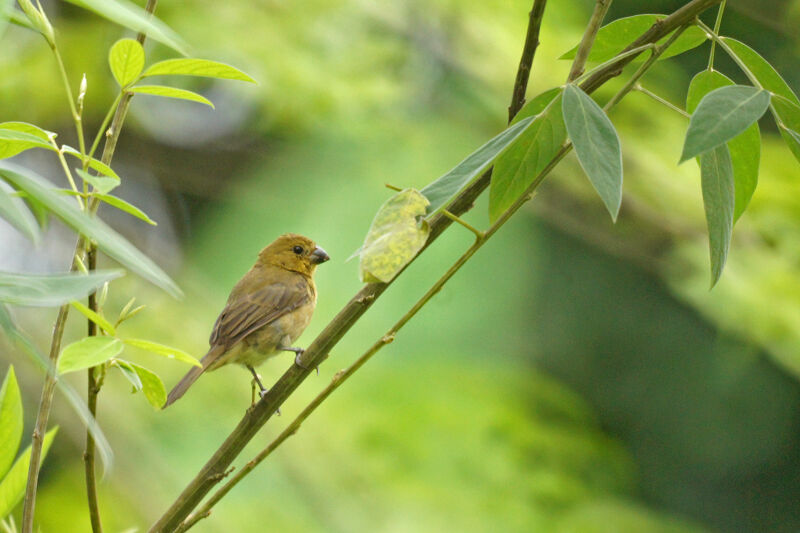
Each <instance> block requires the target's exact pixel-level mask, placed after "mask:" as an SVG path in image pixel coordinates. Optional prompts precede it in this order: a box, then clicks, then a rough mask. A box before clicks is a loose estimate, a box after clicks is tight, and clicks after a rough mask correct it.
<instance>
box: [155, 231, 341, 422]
mask: <svg viewBox="0 0 800 533" xmlns="http://www.w3.org/2000/svg"><path fill="white" fill-rule="evenodd" d="M328 259H330V258H329V257H328V254H327V253H325V250H323V249H322V248H320V247H319V246H317V245H316V244H314V241H312V240H311V239H308V238H306V237H303V236H302V235H296V234H294V233H287V234H285V235H281V236H280V237H278V238H277V239H275V242H273V243H272V244H270V245H269V246H267V247H266V248H264V249H263V250H261V253H259V254H258V260H257V261H256V264H255V265H253V268H251V269H250V271H249V272H247V274H245V275H244V277H243V278H242V279H241V280H239V283H237V284H236V286H235V287H234V288H233V290H232V291H231V295H230V296H229V297H228V303H227V304H226V305H225V309H223V310H222V313H220V315H219V317H218V318H217V322H216V323H215V324H214V330H213V331H212V332H211V338H210V339H209V341H208V342H209V344H210V345H211V348H210V349H209V350H208V353H207V354H206V355H205V356H204V357H203V359H201V360H200V363H201V364H202V365H203V366H202V368H201V367H193V368H192V369H191V370H190V371H189V372H188V373H187V374H186V375H185V376H184V377H183V379H181V380H180V381H179V382H178V384H177V385H175V388H174V389H172V391H171V392H170V393H169V396H168V397H167V402H166V403H165V404H164V407H167V406H169V405H171V404H172V403H173V402H175V400H177V399H178V398H180V397H181V396H183V394H184V393H185V392H186V389H188V388H189V387H190V386H191V385H192V383H194V382H195V381H196V380H197V378H199V377H200V375H201V374H202V373H203V372H205V371H207V370H209V371H210V370H216V369H217V368H219V367H221V366H222V365H226V364H228V363H239V364H241V365H244V366H245V367H246V368H247V369H248V370H249V371H250V373H252V374H253V378H254V379H255V381H256V383H258V386H259V388H260V389H261V396H262V397H263V396H264V394H266V392H267V391H266V389H265V388H264V385H262V384H261V380H260V379H259V378H258V374H256V371H255V368H254V367H255V366H256V365H260V364H261V363H263V362H264V361H265V360H266V359H268V358H270V357H272V356H275V355H277V354H278V353H279V352H281V351H291V352H294V353H295V354H296V356H295V360H297V358H298V357H299V356H300V355H301V354H302V353H303V349H302V348H294V347H292V343H293V342H294V341H295V340H297V338H298V337H299V336H300V334H301V333H303V330H304V329H306V326H308V323H309V322H310V321H311V315H312V313H313V312H314V307H315V306H316V305H317V289H316V287H315V286H314V271H315V270H316V268H317V265H319V264H320V263H324V262H325V261H327V260H328Z"/></svg>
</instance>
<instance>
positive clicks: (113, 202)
mask: <svg viewBox="0 0 800 533" xmlns="http://www.w3.org/2000/svg"><path fill="white" fill-rule="evenodd" d="M94 197H95V198H98V199H100V200H102V201H103V202H105V203H107V204H108V205H110V206H113V207H116V208H117V209H119V210H120V211H123V212H125V213H128V214H129V215H133V216H135V217H136V218H138V219H139V220H144V221H145V222H147V223H148V224H150V225H151V226H157V225H158V224H157V223H156V221H155V220H153V219H151V218H150V217H149V216H147V213H145V212H144V211H142V210H141V209H139V208H138V207H136V206H135V205H133V204H131V203H129V202H126V201H125V200H123V199H122V198H119V197H117V196H111V195H110V194H103V193H97V194H95V195H94Z"/></svg>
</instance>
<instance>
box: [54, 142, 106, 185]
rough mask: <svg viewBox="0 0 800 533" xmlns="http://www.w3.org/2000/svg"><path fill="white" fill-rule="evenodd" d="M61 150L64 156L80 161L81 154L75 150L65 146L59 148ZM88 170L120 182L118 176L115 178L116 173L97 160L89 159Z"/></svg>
mask: <svg viewBox="0 0 800 533" xmlns="http://www.w3.org/2000/svg"><path fill="white" fill-rule="evenodd" d="M61 150H62V151H63V152H64V153H65V154H69V155H71V156H73V157H76V158H78V159H79V160H81V153H80V152H79V151H78V150H76V149H75V148H73V147H72V146H67V145H66V144H65V145H63V146H62V147H61ZM89 168H91V169H94V170H96V171H97V172H99V173H100V174H103V175H104V176H109V177H111V178H115V179H116V180H117V181H120V179H119V176H117V173H116V172H114V171H113V170H112V169H111V167H110V166H108V165H106V164H105V163H103V162H102V161H100V160H99V159H95V158H92V159H90V160H89Z"/></svg>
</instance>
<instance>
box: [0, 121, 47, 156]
mask: <svg viewBox="0 0 800 533" xmlns="http://www.w3.org/2000/svg"><path fill="white" fill-rule="evenodd" d="M31 148H44V149H45V150H51V151H53V152H55V150H56V149H55V148H54V147H53V146H52V145H51V144H50V143H49V142H47V141H44V140H42V139H41V138H40V137H37V136H36V135H33V134H31V133H28V132H24V131H17V130H11V129H5V128H0V159H6V158H8V157H12V156H15V155H17V154H19V153H20V152H24V151H25V150H30V149H31Z"/></svg>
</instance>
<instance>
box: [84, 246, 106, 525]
mask: <svg viewBox="0 0 800 533" xmlns="http://www.w3.org/2000/svg"><path fill="white" fill-rule="evenodd" d="M86 259H87V263H88V267H89V270H90V271H91V270H95V268H97V250H96V249H95V248H94V247H90V248H89V252H88V253H87V254H86ZM89 309H91V310H92V311H94V312H95V313H96V312H97V295H96V293H92V294H90V295H89ZM87 334H88V335H89V336H90V337H94V336H96V335H97V324H95V323H94V322H93V321H91V320H87ZM98 371H101V368H100V367H92V368H89V369H88V370H87V375H86V377H87V382H86V403H87V405H88V407H89V412H90V413H92V417H94V418H95V420H96V419H97V395H98V394H99V393H100V386H101V383H100V376H99V375H96V374H97V373H98ZM94 459H95V443H94V437H93V436H92V432H91V431H89V430H88V428H87V430H86V449H85V450H84V452H83V465H84V477H85V478H86V497H87V500H88V504H89V521H90V522H91V524H92V532H93V533H102V532H103V525H102V522H101V521H100V506H99V504H98V499H97V479H96V477H95V460H94Z"/></svg>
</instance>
